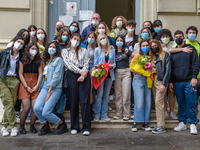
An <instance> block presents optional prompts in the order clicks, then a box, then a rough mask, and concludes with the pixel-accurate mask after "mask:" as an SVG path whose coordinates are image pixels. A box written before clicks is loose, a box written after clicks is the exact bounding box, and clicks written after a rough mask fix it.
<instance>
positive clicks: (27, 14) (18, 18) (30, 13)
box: [0, 0, 48, 48]
mask: <svg viewBox="0 0 200 150" xmlns="http://www.w3.org/2000/svg"><path fill="white" fill-rule="evenodd" d="M47 3H48V0H0V22H1V23H0V31H1V33H0V48H1V47H2V46H5V45H6V44H7V43H8V42H9V41H10V40H11V39H12V38H13V37H14V36H15V35H16V34H17V32H18V31H19V30H20V29H22V28H25V29H27V28H28V26H29V25H31V24H34V25H36V26H37V27H41V28H44V29H45V30H46V31H47V15H48V9H47V6H48V5H47Z"/></svg>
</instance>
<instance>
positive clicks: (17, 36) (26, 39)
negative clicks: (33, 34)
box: [11, 29, 30, 45]
mask: <svg viewBox="0 0 200 150" xmlns="http://www.w3.org/2000/svg"><path fill="white" fill-rule="evenodd" d="M24 32H28V37H26V38H24V37H23V36H22V34H23V33H24ZM19 37H20V38H22V39H23V40H24V42H25V45H27V44H28V43H29V40H30V35H29V31H28V30H26V29H21V30H19V31H18V32H17V35H16V36H15V37H14V38H13V39H12V40H11V42H12V41H16V39H17V38H19Z"/></svg>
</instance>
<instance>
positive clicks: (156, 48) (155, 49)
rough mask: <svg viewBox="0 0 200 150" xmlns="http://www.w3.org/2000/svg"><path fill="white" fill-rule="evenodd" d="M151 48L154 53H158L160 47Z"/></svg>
mask: <svg viewBox="0 0 200 150" xmlns="http://www.w3.org/2000/svg"><path fill="white" fill-rule="evenodd" d="M151 50H152V52H153V53H154V54H156V53H157V52H159V50H160V49H159V47H154V48H151Z"/></svg>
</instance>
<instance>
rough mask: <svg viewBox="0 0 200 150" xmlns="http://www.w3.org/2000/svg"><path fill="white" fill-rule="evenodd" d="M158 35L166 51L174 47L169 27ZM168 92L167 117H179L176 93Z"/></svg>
mask: <svg viewBox="0 0 200 150" xmlns="http://www.w3.org/2000/svg"><path fill="white" fill-rule="evenodd" d="M158 36H159V39H161V45H162V48H163V50H164V51H165V52H169V49H170V48H172V47H173V46H174V45H175V44H176V42H175V41H170V39H171V37H172V35H171V31H170V30H168V29H162V30H161V31H160V32H159V33H158ZM167 94H168V95H169V113H168V110H167ZM167 94H166V95H165V101H164V106H165V118H171V119H178V117H177V116H176V114H175V113H174V106H175V95H174V93H173V92H171V91H170V90H169V89H168V90H167Z"/></svg>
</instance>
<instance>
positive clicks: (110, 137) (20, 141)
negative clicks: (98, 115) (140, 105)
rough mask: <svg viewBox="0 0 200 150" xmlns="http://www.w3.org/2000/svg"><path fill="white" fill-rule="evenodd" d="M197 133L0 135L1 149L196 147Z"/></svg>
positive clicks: (172, 149) (170, 149)
mask: <svg viewBox="0 0 200 150" xmlns="http://www.w3.org/2000/svg"><path fill="white" fill-rule="evenodd" d="M199 148H200V134H199V135H196V136H195V135H190V133H189V130H187V131H183V132H174V131H173V130H167V133H166V134H160V135H157V134H152V133H151V132H145V131H142V130H139V131H138V132H132V131H131V129H94V130H92V133H91V135H90V136H88V137H86V136H83V135H82V133H78V134H77V135H71V134H70V132H67V133H65V134H62V135H53V130H52V132H51V134H48V135H45V136H38V135H37V134H35V135H34V134H31V133H30V132H28V133H27V134H26V135H19V136H18V137H2V136H0V149H1V150H10V149H15V150H35V149H36V150H39V149H40V150H60V149H61V150H63V149H67V150H79V149H80V150H85V149H89V150H93V149H94V150H97V149H98V150H155V149H158V150H178V149H180V150H199Z"/></svg>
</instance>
